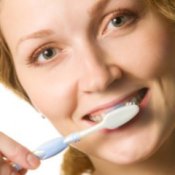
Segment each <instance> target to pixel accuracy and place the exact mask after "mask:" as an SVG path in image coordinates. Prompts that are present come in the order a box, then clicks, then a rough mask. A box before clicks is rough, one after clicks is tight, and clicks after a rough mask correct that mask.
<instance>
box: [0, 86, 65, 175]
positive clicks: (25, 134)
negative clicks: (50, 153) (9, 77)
mask: <svg viewBox="0 0 175 175" xmlns="http://www.w3.org/2000/svg"><path fill="white" fill-rule="evenodd" d="M0 131H1V132H4V133H5V134H7V135H8V136H10V137H12V138H13V139H15V140H16V141H17V142H19V143H21V144H23V145H24V146H26V147H27V148H29V149H30V150H34V149H35V148H36V147H38V146H39V145H41V144H42V143H43V142H45V141H48V140H50V139H52V138H55V137H57V136H60V135H59V133H58V132H57V131H56V129H55V128H53V126H52V125H51V124H50V123H49V121H48V120H47V119H43V118H42V117H41V116H40V114H39V113H37V112H36V111H35V110H34V109H33V108H32V107H31V106H30V105H29V104H28V103H26V102H25V101H23V100H22V99H20V98H18V97H17V96H16V95H14V94H13V93H12V92H11V91H9V90H7V89H6V88H5V87H4V86H2V85H1V84H0ZM61 159H62V154H59V155H57V156H55V157H53V158H51V159H48V160H44V161H42V163H41V166H40V167H39V169H37V170H34V171H29V172H28V173H27V175H59V169H60V162H61Z"/></svg>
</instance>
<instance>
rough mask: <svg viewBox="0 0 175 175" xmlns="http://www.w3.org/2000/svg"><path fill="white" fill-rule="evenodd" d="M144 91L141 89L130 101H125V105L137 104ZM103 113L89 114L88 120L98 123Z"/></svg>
mask: <svg viewBox="0 0 175 175" xmlns="http://www.w3.org/2000/svg"><path fill="white" fill-rule="evenodd" d="M145 93H146V90H145V89H143V90H141V91H140V92H139V93H138V94H137V95H136V96H134V97H133V98H132V99H131V100H130V101H128V102H126V104H125V105H133V104H136V105H138V104H139V103H140V102H141V100H142V99H143V97H144V95H145ZM104 116H105V114H104V113H102V114H101V115H98V116H91V115H89V116H88V117H89V120H91V121H93V122H96V123H99V122H101V121H102V120H103V118H104Z"/></svg>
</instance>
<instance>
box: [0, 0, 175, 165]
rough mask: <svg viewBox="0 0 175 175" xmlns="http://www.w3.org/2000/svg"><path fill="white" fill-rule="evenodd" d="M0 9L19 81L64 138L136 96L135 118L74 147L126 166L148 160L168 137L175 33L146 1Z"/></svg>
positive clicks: (62, 0) (88, 0) (28, 2)
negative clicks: (137, 103)
mask: <svg viewBox="0 0 175 175" xmlns="http://www.w3.org/2000/svg"><path fill="white" fill-rule="evenodd" d="M1 6H2V8H1V28H2V31H3V34H4V37H5V39H6V41H7V44H8V45H9V48H10V50H11V53H12V56H13V61H14V65H15V67H16V72H17V75H18V78H19V80H20V82H21V84H22V86H23V87H24V89H25V90H26V92H27V94H28V95H29V97H30V99H31V101H32V103H33V105H34V106H35V107H36V108H37V109H38V110H39V111H41V112H42V113H43V114H44V115H45V116H47V117H48V118H49V120H50V121H51V122H52V123H53V125H54V126H55V127H56V128H57V129H58V130H59V131H60V132H61V133H62V134H63V135H67V134H69V133H71V132H75V131H80V130H83V129H86V128H88V127H91V126H92V125H94V124H96V120H97V118H96V117H94V116H95V114H100V113H102V111H106V110H108V109H109V108H111V107H112V106H115V105H117V104H120V103H121V102H122V103H123V102H128V101H130V100H131V99H132V98H134V97H136V98H137V97H141V96H142V98H141V101H140V115H139V116H138V117H137V119H136V120H134V121H132V122H130V123H128V124H127V125H125V126H124V127H121V128H120V129H117V130H113V131H106V130H105V131H102V132H97V133H95V134H93V135H92V136H89V137H87V138H85V139H83V140H82V141H81V142H79V143H77V144H75V145H74V146H75V147H77V148H78V149H80V150H82V151H83V152H85V153H87V154H88V155H89V156H90V157H96V158H101V159H104V160H108V161H111V162H114V163H123V164H126V163H132V162H135V161H138V160H142V159H144V158H146V157H147V156H148V155H150V154H152V153H153V152H154V151H155V150H156V149H158V147H159V146H160V145H161V144H162V142H163V141H164V140H165V139H166V138H167V137H168V136H169V135H170V133H171V132H172V130H173V129H174V123H175V111H174V106H175V49H174V48H175V37H174V33H173V32H174V31H173V27H172V24H168V22H167V21H166V20H165V19H164V18H163V17H162V16H161V15H160V14H157V13H155V12H153V11H151V10H150V9H149V8H148V7H147V5H146V4H145V3H144V1H140V0H98V1H94V0H81V1H79V0H72V1H71V3H70V0H37V1H36V0H25V1H24V0H13V1H7V0H4V1H3V3H2V5H1ZM143 92H144V95H143ZM116 119H117V116H116ZM94 143H95V144H94Z"/></svg>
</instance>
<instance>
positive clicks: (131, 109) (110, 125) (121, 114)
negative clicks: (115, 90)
mask: <svg viewBox="0 0 175 175" xmlns="http://www.w3.org/2000/svg"><path fill="white" fill-rule="evenodd" d="M138 112H139V107H138V106H137V105H135V104H130V105H124V106H121V107H118V108H114V109H113V110H111V111H109V112H108V113H107V114H106V115H105V117H104V119H103V121H102V122H101V125H102V126H103V127H104V128H106V129H115V128H118V127H120V126H122V125H123V124H125V123H127V122H128V121H130V120H131V119H133V118H134V117H135V116H136V115H137V114H138Z"/></svg>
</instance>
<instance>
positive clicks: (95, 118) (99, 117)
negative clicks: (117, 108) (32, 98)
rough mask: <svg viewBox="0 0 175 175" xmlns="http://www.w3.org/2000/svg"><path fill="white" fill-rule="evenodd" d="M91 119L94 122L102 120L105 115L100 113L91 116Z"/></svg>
mask: <svg viewBox="0 0 175 175" xmlns="http://www.w3.org/2000/svg"><path fill="white" fill-rule="evenodd" d="M89 119H90V120H91V121H93V122H101V121H102V120H103V116H100V115H97V116H89Z"/></svg>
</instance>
